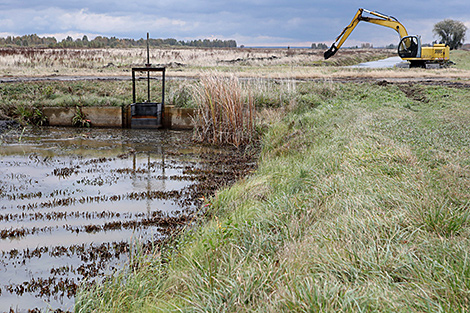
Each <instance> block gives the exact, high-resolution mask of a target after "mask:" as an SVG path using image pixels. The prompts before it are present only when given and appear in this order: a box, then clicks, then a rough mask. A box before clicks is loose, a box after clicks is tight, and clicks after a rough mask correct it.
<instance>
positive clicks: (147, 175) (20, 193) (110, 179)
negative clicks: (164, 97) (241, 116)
mask: <svg viewBox="0 0 470 313" xmlns="http://www.w3.org/2000/svg"><path fill="white" fill-rule="evenodd" d="M254 166H255V162H253V160H252V159H251V157H250V156H246V155H241V154H239V153H238V151H235V150H231V149H217V148H211V147H207V146H204V145H199V144H195V143H194V142H192V141H191V132H187V131H182V132H177V131H168V130H165V131H154V130H130V129H75V128H47V127H46V128H40V129H33V128H31V129H26V130H21V129H17V130H13V131H9V132H6V133H4V134H0V235H1V236H0V311H1V312H4V311H9V310H10V309H13V310H14V311H18V312H23V311H27V310H30V309H36V308H39V309H42V308H49V309H51V310H53V311H54V310H57V309H60V310H64V311H73V303H74V295H75V292H76V289H77V286H78V285H79V284H80V282H81V281H83V280H84V279H91V280H93V279H99V277H102V276H103V275H104V274H106V273H110V272H111V271H112V270H113V269H114V268H119V267H120V266H122V264H123V263H124V262H125V261H126V260H127V257H128V251H129V249H130V247H131V246H132V242H134V241H138V242H140V243H142V244H153V243H155V242H158V241H159V240H161V239H162V238H164V237H165V236H166V235H168V234H171V233H172V232H173V231H175V230H177V229H178V228H180V227H182V225H185V224H186V223H187V222H188V220H189V219H190V216H191V214H192V213H193V212H194V211H196V210H197V209H198V208H200V206H201V204H202V200H201V199H202V197H204V196H208V195H210V194H212V193H213V192H214V191H215V190H216V189H218V188H220V187H221V186H224V185H227V184H231V183H233V182H234V181H235V180H236V179H238V178H239V177H242V176H243V175H245V174H246V173H248V171H250V170H252V169H253V167H254Z"/></svg>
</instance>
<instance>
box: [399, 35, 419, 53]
mask: <svg viewBox="0 0 470 313" xmlns="http://www.w3.org/2000/svg"><path fill="white" fill-rule="evenodd" d="M419 46H420V44H419V39H418V37H416V36H407V37H403V38H402V39H401V41H400V44H399V45H398V55H399V56H400V57H401V58H416V57H419V55H418V53H419V51H420V47H419Z"/></svg>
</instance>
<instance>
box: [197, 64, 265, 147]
mask: <svg viewBox="0 0 470 313" xmlns="http://www.w3.org/2000/svg"><path fill="white" fill-rule="evenodd" d="M194 101H195V103H196V108H197V112H198V114H196V116H195V125H197V126H196V128H195V132H194V137H195V140H197V141H201V142H207V143H210V144H217V145H233V146H235V147H240V146H242V145H247V144H250V143H252V142H253V140H254V139H255V138H256V130H255V106H254V101H253V96H252V94H251V93H247V92H246V91H245V90H244V89H243V87H242V85H241V83H240V81H239V79H238V78H237V77H235V76H233V75H232V76H228V77H222V76H220V75H218V74H215V73H211V74H208V75H205V76H204V77H202V78H201V80H200V82H199V84H198V85H197V86H196V87H195V89H194Z"/></svg>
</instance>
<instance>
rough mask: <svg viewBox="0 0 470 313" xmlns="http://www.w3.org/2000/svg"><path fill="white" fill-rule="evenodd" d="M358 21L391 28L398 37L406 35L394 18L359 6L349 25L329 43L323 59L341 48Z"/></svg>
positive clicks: (403, 28)
mask: <svg viewBox="0 0 470 313" xmlns="http://www.w3.org/2000/svg"><path fill="white" fill-rule="evenodd" d="M363 12H365V13H368V14H371V15H374V16H376V17H367V16H362V13H363ZM360 21H364V22H369V23H373V24H377V25H381V26H385V27H390V28H393V29H394V30H396V31H397V33H398V34H399V35H400V38H403V37H407V36H408V32H407V31H406V28H405V26H403V25H402V24H401V23H400V22H399V21H398V20H397V19H396V18H394V17H392V16H388V15H385V14H382V13H379V12H374V11H369V10H366V9H362V8H361V9H359V10H357V13H356V15H355V16H354V18H353V20H352V21H351V23H349V25H348V26H346V27H345V28H344V29H343V31H342V32H341V34H339V36H338V38H336V40H335V41H334V42H333V44H332V45H331V47H330V49H328V50H327V51H325V53H324V57H325V59H328V58H330V57H332V56H333V55H334V54H335V53H336V52H337V51H338V50H339V48H341V46H342V45H343V43H344V42H345V41H346V39H347V38H348V37H349V35H350V34H351V32H352V31H353V30H354V28H356V26H357V24H359V22H360Z"/></svg>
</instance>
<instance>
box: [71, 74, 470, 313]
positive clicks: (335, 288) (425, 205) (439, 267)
mask: <svg viewBox="0 0 470 313" xmlns="http://www.w3.org/2000/svg"><path fill="white" fill-rule="evenodd" d="M297 95H298V97H296V98H295V99H294V98H293V99H292V101H290V105H288V106H287V107H286V108H285V109H278V110H277V112H276V114H273V113H272V112H271V113H269V114H268V113H267V112H265V114H264V116H265V117H266V118H265V120H264V125H263V126H262V128H263V129H264V135H263V139H262V153H261V157H260V161H259V168H258V170H257V171H256V172H255V173H253V174H252V176H250V177H248V178H246V179H244V180H243V181H240V182H239V183H237V184H236V185H235V186H233V187H232V188H230V189H227V190H223V191H221V192H219V193H218V194H217V195H216V196H215V197H214V198H212V199H210V200H209V201H208V205H207V209H208V212H207V214H206V220H204V221H201V225H200V227H195V228H193V229H192V230H188V231H187V233H186V234H185V235H184V236H182V237H181V238H179V239H178V240H176V241H175V242H172V244H169V245H168V246H167V247H166V248H164V249H163V250H159V251H155V252H153V253H149V254H147V253H143V252H142V251H140V252H137V253H136V257H135V258H133V259H132V260H131V262H130V263H129V266H128V267H127V268H125V269H124V270H123V271H122V272H120V273H118V274H116V275H115V276H114V277H112V278H109V279H108V280H106V281H104V282H103V283H102V284H100V285H99V286H94V287H89V288H88V289H82V290H81V292H80V294H79V295H78V297H77V306H76V311H77V312H103V311H111V312H112V311H114V312H125V311H134V312H141V311H144V312H166V311H178V312H291V311H298V312H372V311H380V312H465V311H468V309H469V307H470V302H469V301H470V259H469V253H468V251H470V242H469V240H468V238H469V232H470V227H469V226H470V224H469V223H470V215H469V214H470V213H469V212H470V211H469V209H470V207H469V201H470V194H469V192H468V190H469V189H470V161H469V160H470V148H469V147H470V139H469V138H470V127H469V123H468V121H469V118H470V110H469V109H470V108H469V106H470V92H469V91H468V89H451V88H447V87H437V86H419V85H414V86H410V85H393V84H388V85H387V84H381V85H379V84H328V83H323V84H314V83H306V84H302V85H301V86H298V87H297ZM302 99H304V100H305V99H308V101H304V100H302ZM294 100H295V101H294Z"/></svg>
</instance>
